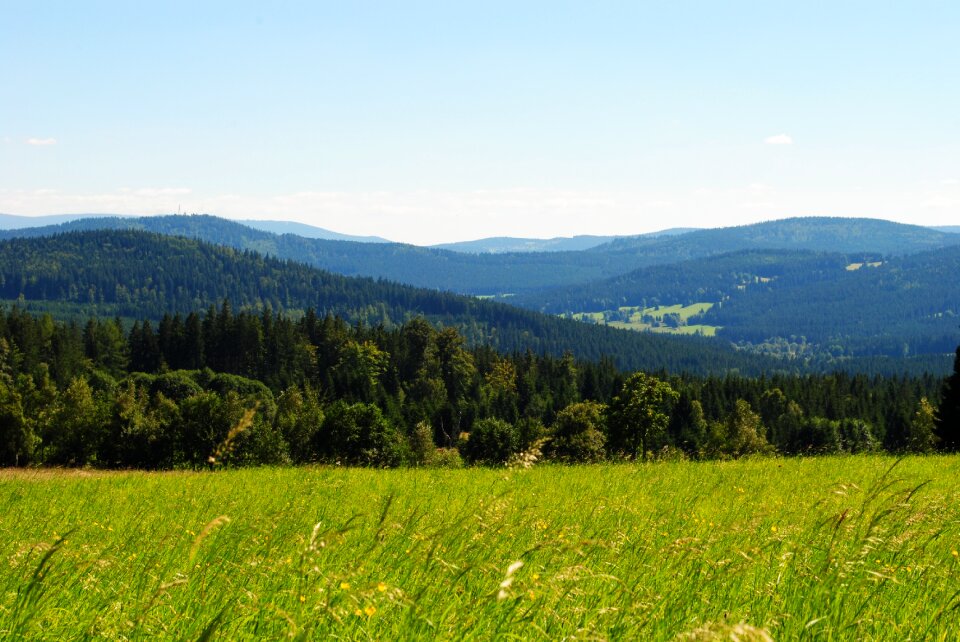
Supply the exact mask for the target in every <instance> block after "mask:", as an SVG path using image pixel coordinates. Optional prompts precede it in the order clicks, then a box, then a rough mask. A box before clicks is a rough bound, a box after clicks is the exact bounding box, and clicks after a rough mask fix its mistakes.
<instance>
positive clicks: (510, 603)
mask: <svg viewBox="0 0 960 642" xmlns="http://www.w3.org/2000/svg"><path fill="white" fill-rule="evenodd" d="M891 467H892V469H891ZM958 475H960V457H926V458H908V459H905V460H902V461H900V462H899V463H897V462H896V460H894V459H893V458H890V457H824V458H812V459H799V458H798V459H765V460H753V461H739V462H726V463H687V462H680V463H654V464H636V465H627V464H623V465H600V466H582V467H559V466H544V467H537V468H534V469H532V470H521V471H509V470H506V469H466V470H370V469H341V468H302V469H291V468H287V469H275V468H266V469H245V470H235V471H222V472H217V473H152V474H148V473H136V472H134V473H89V472H84V471H76V472H60V471H9V472H2V473H0V533H2V535H0V547H2V551H3V562H4V571H3V573H2V574H0V636H2V637H3V638H12V639H48V640H60V639H110V640H116V639H155V638H161V639H191V640H196V639H254V638H256V639H285V638H290V639H317V640H320V639H350V640H353V639H364V640H366V639H381V640H401V639H406V640H410V639H457V640H464V639H466V640H491V639H505V640H506V639H511V640H512V639H542V640H559V639H590V640H600V639H624V640H673V639H693V640H714V639H716V640H719V639H724V640H730V639H741V640H764V639H768V638H766V637H763V636H764V635H766V634H767V633H768V634H769V635H770V636H771V637H772V638H773V639H776V640H798V639H810V640H841V639H842V640H907V639H914V640H921V639H923V640H955V639H958V637H960V611H958V609H957V606H958V596H960V591H958V590H957V576H958V573H960V559H958V553H957V549H958V547H960V511H958V508H957V507H958V506H960V487H958V486H957V484H956V482H955V480H956V479H957V477H958ZM737 630H739V631H740V633H739V634H738V635H739V637H731V635H730V634H731V632H733V633H736V631H737ZM750 631H753V632H754V636H753V637H750V636H749V635H747V633H745V632H750ZM685 633H688V634H690V635H689V636H687V637H678V636H682V634H685Z"/></svg>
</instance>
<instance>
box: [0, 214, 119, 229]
mask: <svg viewBox="0 0 960 642" xmlns="http://www.w3.org/2000/svg"><path fill="white" fill-rule="evenodd" d="M104 216H121V215H120V214H50V215H47V216H19V215H17V214H0V230H23V229H26V228H28V227H45V226H47V225H60V224H61V223H69V222H70V221H76V220H79V219H82V218H101V217H104Z"/></svg>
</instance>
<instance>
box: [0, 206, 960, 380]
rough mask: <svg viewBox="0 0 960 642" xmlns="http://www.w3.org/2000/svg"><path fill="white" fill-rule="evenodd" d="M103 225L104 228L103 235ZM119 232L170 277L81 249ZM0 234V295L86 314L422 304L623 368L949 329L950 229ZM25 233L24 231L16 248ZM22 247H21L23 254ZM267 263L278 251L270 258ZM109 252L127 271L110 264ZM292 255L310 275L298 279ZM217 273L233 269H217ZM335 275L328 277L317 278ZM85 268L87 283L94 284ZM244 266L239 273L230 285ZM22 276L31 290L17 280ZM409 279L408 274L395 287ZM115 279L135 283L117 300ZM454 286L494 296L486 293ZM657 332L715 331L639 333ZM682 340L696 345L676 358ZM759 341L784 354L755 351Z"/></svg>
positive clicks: (835, 360) (802, 354)
mask: <svg viewBox="0 0 960 642" xmlns="http://www.w3.org/2000/svg"><path fill="white" fill-rule="evenodd" d="M291 229H294V228H291ZM94 230H97V231H98V232H96V233H94V232H93V231H94ZM109 230H112V232H111V233H110V234H116V235H119V236H116V237H114V236H111V235H110V234H107V231H109ZM83 231H86V233H87V234H91V233H92V234H94V236H93V237H91V238H95V239H96V242H92V241H89V240H85V241H84V244H85V245H84V248H85V249H84V250H83V251H82V252H80V251H76V248H74V250H73V254H74V259H72V260H71V261H67V262H63V263H58V267H57V270H59V272H58V273H62V277H57V276H55V274H52V273H49V272H47V273H44V272H43V269H46V268H45V266H46V267H49V265H48V264H49V262H50V261H51V258H50V257H62V256H66V255H70V254H71V252H70V251H67V250H65V249H63V248H61V247H60V246H58V245H56V243H55V242H54V241H53V240H50V239H51V238H52V239H54V240H55V239H61V241H58V242H62V243H76V242H79V241H76V240H75V239H77V238H81V239H87V237H85V236H83V234H80V235H79V236H75V234H76V233H79V232H83ZM123 231H126V232H123ZM148 232H150V233H153V234H147V233H148ZM124 233H126V234H134V235H135V237H134V238H136V239H139V240H137V241H136V242H134V243H133V245H134V246H136V247H139V248H144V247H150V248H152V249H150V251H149V252H145V253H143V254H142V256H141V257H140V258H139V259H138V260H140V261H141V262H142V263H144V264H146V265H153V266H155V271H156V272H157V274H155V275H154V276H153V278H154V279H158V278H160V275H165V274H168V273H170V272H171V271H172V272H173V273H176V274H178V275H180V276H179V277H177V278H176V279H173V280H169V279H168V280H166V281H164V285H163V287H162V288H159V289H157V288H156V287H153V286H152V285H151V283H150V282H148V281H144V282H139V281H138V282H136V283H134V282H128V281H129V275H128V274H126V272H129V271H132V272H134V273H136V272H137V269H136V268H135V267H131V266H128V265H127V263H126V260H127V258H129V252H130V251H132V250H128V254H125V255H119V256H113V255H111V256H108V255H106V254H103V252H105V251H106V250H104V249H103V248H100V249H98V245H97V244H98V243H99V244H106V246H107V247H113V246H114V245H116V244H117V243H119V241H117V240H116V239H121V238H123V239H127V240H125V241H124V243H127V244H128V245H129V243H130V241H129V239H128V238H127V237H125V236H123V234H124ZM137 234H139V235H140V236H136V235H137ZM54 235H56V236H54ZM158 235H159V236H158ZM172 236H177V237H188V238H192V239H196V240H199V241H203V243H198V244H197V245H196V246H190V247H191V248H192V249H191V250H190V251H191V252H193V251H197V252H199V253H200V256H213V255H211V254H210V252H212V250H210V249H209V248H210V247H212V246H208V245H207V243H210V244H217V245H220V246H227V247H229V248H233V249H234V250H242V252H240V253H236V252H234V253H233V254H227V255H223V257H228V258H229V261H228V260H227V258H223V257H221V258H218V259H216V260H215V261H213V262H212V263H211V262H210V261H209V260H207V261H206V262H205V261H204V260H201V259H196V260H195V261H194V259H190V260H189V261H188V260H187V259H185V258H183V257H181V258H179V259H177V258H173V257H177V256H180V255H179V254H177V251H174V250H173V249H171V248H170V247H166V249H164V248H161V247H159V246H155V244H153V243H154V242H153V241H151V242H149V243H148V242H146V241H145V240H143V239H147V238H151V239H154V238H156V239H163V240H164V242H165V243H166V242H173V241H172V240H170V237H172ZM0 237H2V238H7V239H10V240H9V242H8V243H4V244H3V253H4V256H5V257H6V258H5V259H3V261H4V265H5V267H4V268H3V270H4V271H3V272H2V273H0V278H2V293H0V297H2V298H4V299H6V300H8V301H9V300H15V299H17V298H18V297H23V300H24V301H26V302H30V301H32V302H33V305H40V306H47V307H48V308H51V309H57V310H60V311H61V312H62V311H67V310H72V311H73V312H74V313H76V312H78V311H79V310H81V309H87V308H89V306H90V305H94V306H95V309H96V311H97V312H98V313H100V314H111V315H112V314H122V315H129V316H135V315H136V314H137V312H138V311H139V312H140V313H141V314H142V313H149V314H160V313H162V310H163V309H164V306H166V307H171V306H172V308H175V309H177V310H182V311H186V310H187V309H196V308H197V307H203V306H206V305H210V304H211V303H215V302H216V301H217V300H218V299H221V298H223V297H229V298H230V299H231V300H234V299H236V303H237V304H238V305H253V306H262V305H270V306H271V307H273V308H275V309H277V308H279V309H285V310H294V311H296V310H300V311H302V310H303V309H305V308H307V307H315V308H317V309H320V310H323V311H331V312H336V313H338V314H341V315H343V316H345V317H347V318H349V319H351V320H353V321H364V322H373V323H379V322H387V323H390V322H395V321H402V320H404V319H406V318H409V317H410V316H411V315H416V314H424V315H426V316H428V317H429V318H431V320H433V321H434V322H437V323H447V324H455V325H457V326H458V327H459V328H461V329H462V330H463V331H464V332H465V334H466V335H467V336H468V337H469V338H470V340H471V341H474V342H475V343H488V344H491V345H495V346H497V347H498V348H501V349H507V350H516V349H527V348H530V349H535V350H538V351H550V352H554V353H558V352H562V351H563V350H565V349H568V350H570V351H571V352H573V353H575V354H576V355H577V356H581V357H583V358H599V357H600V356H602V355H617V356H616V358H617V359H619V363H620V364H621V365H623V366H624V367H644V368H648V369H654V370H656V369H658V368H667V367H670V368H673V367H677V366H679V364H681V363H683V364H685V365H683V366H682V367H681V368H680V369H688V370H696V371H711V372H716V371H718V370H722V369H724V368H737V369H741V370H742V371H754V372H755V371H759V370H763V369H770V368H773V369H776V368H785V369H791V368H808V369H809V368H813V369H826V368H831V367H843V368H852V369H862V370H874V371H875V370H877V369H878V368H879V369H885V370H887V371H890V370H891V369H892V370H894V371H896V370H897V369H907V368H911V369H914V370H916V368H922V369H926V370H930V371H941V370H945V369H946V368H948V367H949V363H950V361H949V358H948V355H949V353H950V352H951V351H952V349H953V347H955V346H956V343H957V339H958V332H957V328H958V319H957V316H958V314H960V286H958V285H957V284H956V283H957V280H956V278H955V275H956V274H957V273H960V235H958V234H954V233H951V232H949V231H943V230H934V229H930V228H924V227H919V226H910V225H902V224H897V223H891V222H887V221H879V220H873V219H839V218H813V217H810V218H798V219H786V220H783V221H773V222H769V223H762V224H757V225H751V226H742V227H733V228H721V229H712V230H678V231H676V232H674V233H667V234H659V235H644V236H635V237H621V238H614V239H611V240H608V241H607V242H604V243H600V244H598V245H595V246H593V247H589V248H587V249H584V250H576V251H574V250H560V251H538V252H505V253H500V254H494V253H489V252H486V253H476V254H474V253H470V252H466V251H462V250H463V248H461V251H451V250H445V249H437V248H423V247H417V246H412V245H405V244H397V243H389V242H369V243H360V242H356V241H343V240H330V239H320V238H306V237H304V236H301V235H297V234H292V233H285V234H275V233H271V232H266V231H263V230H257V229H253V228H251V227H249V226H247V225H243V224H240V223H237V222H234V221H228V220H225V219H220V218H216V217H212V216H204V215H191V216H185V215H178V216H161V217H140V218H137V217H122V218H121V217H106V218H84V219H79V220H74V221H69V222H65V223H61V224H59V225H53V226H45V227H39V228H31V229H17V230H7V231H4V232H2V233H0ZM593 238H594V240H595V239H596V238H599V237H593ZM27 239H33V242H35V243H39V244H40V245H37V246H31V245H29V244H27V245H23V243H27V242H28V241H27ZM63 239H74V240H70V241H69V242H68V241H67V240H63ZM178 242H180V243H182V242H183V241H182V239H181V240H180V241H178ZM51 243H53V244H52V245H51ZM39 247H42V248H44V249H43V250H40V249H37V248H39ZM197 248H200V249H197ZM474 249H476V248H474ZM218 251H219V250H218ZM98 252H99V253H98ZM82 255H89V256H99V257H101V258H100V260H99V262H97V263H96V265H97V266H98V267H97V268H96V272H97V274H99V275H100V276H96V275H95V274H94V273H91V272H89V271H84V270H87V267H88V266H87V265H86V264H85V263H84V262H83V261H81V260H80V259H79V257H80V256H82ZM260 255H264V256H260ZM26 256H31V257H34V260H33V261H32V262H25V261H24V260H23V257H26ZM216 256H220V255H216ZM253 257H259V258H257V259H256V261H261V263H256V265H258V266H259V267H258V268H257V269H267V268H268V266H271V267H269V269H268V273H267V274H266V275H264V274H262V273H259V272H257V271H256V269H254V267H252V266H251V265H252V264H249V261H254V258H253ZM267 257H274V258H267ZM275 259H279V260H281V261H280V262H279V263H276V264H274V263H269V261H274V260H275ZM171 260H172V261H173V264H172V265H173V266H174V267H168V266H170V265H171V263H170V261H171ZM190 261H194V262H196V263H197V266H198V267H197V268H196V270H197V271H199V272H201V273H204V274H203V275H202V278H204V279H209V281H204V284H203V286H202V287H201V286H200V285H199V284H198V283H193V282H192V281H190V279H189V278H188V277H187V276H185V275H186V270H187V269H186V268H185V267H184V265H186V264H187V263H189V262H190ZM236 261H240V262H241V263H236V264H235V262H236ZM243 261H247V262H248V263H243ZM263 261H267V262H268V263H262V262H263ZM116 265H122V266H126V267H124V268H123V270H120V271H118V269H117V268H116V267H114V266H116ZM241 265H242V266H243V267H240V266H241ZM277 266H286V267H284V268H283V269H281V268H280V267H277ZM294 266H296V268H294ZM307 266H311V267H312V268H318V270H316V274H318V275H322V276H311V277H309V278H308V277H306V276H304V274H305V273H304V272H303V270H309V269H310V268H308V267H307ZM277 270H280V272H278V271H277ZM283 270H292V272H290V273H289V274H287V273H286V272H283ZM298 270H299V272H298ZM206 272H210V274H206ZM334 273H335V274H334ZM81 274H82V275H83V276H82V278H80V277H79V276H78V275H81ZM223 274H227V275H231V274H232V275H234V276H232V277H230V278H229V279H227V281H222V279H223V278H224V277H223ZM240 274H242V275H245V276H243V277H242V278H241V277H240V276H237V275H240ZM311 274H312V273H311ZM345 277H376V278H377V279H386V280H388V281H389V282H387V281H382V280H381V281H371V280H370V279H362V278H361V279H359V280H357V279H346V280H343V279H344V278H345ZM58 278H63V279H66V281H58V280H57V279H58ZM142 278H144V279H148V277H147V276H143V277H142ZM190 278H193V277H190ZM197 278H200V277H197ZM334 278H336V279H341V280H340V281H337V285H336V286H330V285H329V283H330V279H334ZM91 279H93V280H94V281H96V282H97V283H98V284H99V285H97V286H96V287H95V288H94V290H93V292H94V294H90V283H89V282H90V281H91ZM97 279H99V280H97ZM218 279H220V280H218ZM244 279H248V280H249V283H246V282H245V283H243V284H241V281H243V280H244ZM311 279H314V280H316V279H320V281H322V282H323V283H325V284H327V285H322V286H321V285H317V283H318V282H315V281H311ZM114 282H115V284H116V285H115V286H111V283H114ZM38 283H43V284H44V285H43V287H42V288H39V286H38V287H32V285H36V284H38ZM284 283H299V284H300V285H301V286H302V288H301V290H298V291H297V293H296V294H291V292H293V290H296V288H294V289H293V290H290V286H282V284H284ZM31 284H32V285H31ZM229 284H232V285H229ZM258 284H259V285H258ZM401 284H404V285H401ZM228 285H229V287H228ZM121 286H122V287H121ZM375 286H376V287H375ZM408 286H416V287H413V288H409V289H404V288H408ZM111 287H116V288H120V290H118V291H119V292H126V293H127V294H126V295H125V296H126V298H124V297H123V296H120V295H118V294H116V293H109V292H107V290H109V289H110V288H111ZM284 287H286V288H287V289H286V290H285V289H283V288H284ZM298 287H299V286H298ZM231 288H234V289H231ZM236 288H239V289H236ZM244 288H246V289H244ZM271 288H272V289H271ZM331 288H332V290H333V291H338V292H346V291H348V290H349V291H351V292H353V291H354V290H355V289H356V290H357V291H358V292H359V293H354V294H351V295H350V296H347V297H346V298H345V299H343V300H342V301H340V300H335V301H334V302H331V300H329V299H327V298H324V297H323V296H320V295H319V294H316V295H314V294H311V292H313V291H314V290H315V291H316V292H326V293H329V292H330V291H331ZM378 288H379V289H378ZM417 288H420V289H417ZM401 291H402V292H403V293H404V294H402V295H401V294H399V293H400V292H401ZM441 291H445V292H441ZM131 292H139V293H144V292H146V293H147V294H138V295H136V296H133V297H132V298H131V295H130V293H131ZM414 293H416V294H414ZM454 293H459V294H470V295H481V296H482V297H483V298H490V297H491V296H493V297H494V298H499V299H500V301H501V303H494V302H490V301H485V300H480V299H478V298H475V297H463V296H458V295H457V294H454ZM324 296H326V295H324ZM391 297H392V298H391ZM397 297H399V299H398V298H397ZM336 301H339V302H336ZM503 303H510V304H511V306H507V305H503ZM58 306H59V307H58ZM97 306H99V307H97ZM520 307H522V308H526V310H520V309H519V308H520ZM560 316H565V317H571V318H573V319H580V320H586V321H590V322H591V323H589V324H588V323H574V322H573V321H565V320H563V319H559V318H558V317H560ZM558 324H559V325H558ZM609 326H613V327H609ZM615 328H633V329H645V330H650V331H651V332H648V333H638V332H630V333H628V332H625V331H623V330H617V329H615ZM660 332H662V333H671V334H684V333H686V334H706V335H710V336H713V335H715V336H716V338H715V339H709V338H706V337H693V338H684V337H666V336H655V335H654V334H653V333H660ZM638 341H641V343H638ZM651 341H652V343H651ZM642 342H646V343H642ZM691 346H696V347H695V348H693V349H691ZM708 346H709V348H710V349H709V350H707V347H708ZM733 346H736V347H735V348H734V347H733ZM696 350H700V351H701V354H700V355H699V356H698V357H696V358H694V357H691V356H690V354H691V351H693V352H695V351H696ZM652 354H658V355H659V356H658V357H657V358H656V359H654V358H652V357H650V355H652ZM671 354H673V355H674V356H673V357H671V356H669V355H671ZM770 354H773V355H779V356H781V357H782V356H784V355H786V356H788V357H789V359H787V360H786V361H784V360H780V361H776V362H770V361H764V359H765V358H766V357H767V355H770ZM732 355H736V357H734V356H732ZM753 357H757V358H758V359H759V360H752V359H753ZM877 359H879V360H881V361H880V362H877V361H876V360H877ZM878 363H879V364H880V365H877V364H878ZM628 364H629V365H628ZM638 364H642V366H640V365H638ZM658 364H659V365H658ZM734 364H736V365H734Z"/></svg>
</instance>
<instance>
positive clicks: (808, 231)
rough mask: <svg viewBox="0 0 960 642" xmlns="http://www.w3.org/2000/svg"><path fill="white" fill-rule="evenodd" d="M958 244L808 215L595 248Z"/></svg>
mask: <svg viewBox="0 0 960 642" xmlns="http://www.w3.org/2000/svg"><path fill="white" fill-rule="evenodd" d="M958 244H960V237H958V236H957V235H955V234H950V233H949V232H943V231H938V230H934V229H931V228H928V227H921V226H919V225H905V224H903V223H893V222H890V221H883V220H879V219H869V218H839V217H820V216H809V217H799V218H790V219H784V220H780V221H769V222H766V223H756V224H753V225H742V226H738V227H723V228H718V229H711V230H696V231H693V232H689V233H687V234H681V235H679V236H672V237H666V238H663V237H658V238H656V239H648V238H645V237H630V238H621V239H615V240H613V241H611V242H610V243H607V244H605V245H601V246H598V247H596V248H593V249H592V250H590V251H591V252H594V253H604V254H609V253H613V254H621V255H627V254H629V253H631V252H634V253H636V254H637V255H638V256H642V257H644V258H645V259H647V260H648V261H650V262H649V263H648V265H654V264H655V263H662V262H663V261H656V260H655V259H656V258H657V257H664V258H668V259H669V262H677V261H681V260H684V259H692V258H699V257H703V256H710V255H715V254H723V253H727V252H736V251H739V250H750V249H761V250H778V249H783V250H810V251H814V252H839V253H865V252H869V253H874V254H881V255H887V256H890V255H905V254H914V253H916V252H923V251H925V250H932V249H936V248H941V247H946V246H949V245H958Z"/></svg>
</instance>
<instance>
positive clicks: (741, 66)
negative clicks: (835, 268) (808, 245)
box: [0, 0, 960, 243]
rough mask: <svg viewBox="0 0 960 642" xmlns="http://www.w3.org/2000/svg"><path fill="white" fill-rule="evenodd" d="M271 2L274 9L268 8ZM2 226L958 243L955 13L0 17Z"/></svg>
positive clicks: (197, 9) (68, 10)
mask: <svg viewBox="0 0 960 642" xmlns="http://www.w3.org/2000/svg"><path fill="white" fill-rule="evenodd" d="M274 5H279V6H274ZM0 15H3V19H2V20H0V61H2V64H0V212H6V213H13V214H27V215H39V214H52V213H76V212H111V213H127V214H156V213H168V212H171V211H176V210H177V209H178V207H179V208H182V209H183V210H184V211H190V212H208V213H212V214H217V215H221V216H226V217H231V218H274V219H287V220H299V221H302V222H306V223H311V224H314V225H319V226H322V227H327V228H330V229H334V230H337V231H341V232H347V233H354V234H376V235H380V236H386V237H388V238H392V239H395V240H403V241H409V242H415V243H435V242H442V241H451V240H463V239H467V238H476V237H481V236H494V235H514V236H541V237H543V236H556V235H573V234H632V233H639V232H645V231H652V230H657V229H663V228H667V227H675V226H695V227H704V226H710V227H714V226H719V225H733V224H742V223H749V222H754V221H759V220H769V219H775V218H784V217H788V216H800V215H834V216H874V217H879V218H887V219H891V220H898V221H903V222H912V223H919V224H930V225H949V224H957V225H960V3H956V2H910V3H900V2H898V3H882V2H871V3H867V2H861V3H852V2H823V3H815V2H805V3H796V2H793V3H777V2H709V3H707V2H682V1H679V2H678V1H670V2H629V3H604V2H589V3H588V2H582V3H571V2H559V1H553V2H518V1H516V0H514V1H513V2H502V3H500V2H483V3H475V4H468V3H460V2H404V3H390V2H337V3H325V2H311V3H266V2H246V3H244V2H229V3H219V2H217V3H214V2H211V3H199V2H189V3H188V2H184V3H176V2H165V3H149V4H148V3H137V2H122V3H119V2H118V3H111V2H85V3H75V2H69V3H67V2H64V3H54V2H43V1H42V0H38V1H36V2H19V1H17V2H13V1H10V0H0Z"/></svg>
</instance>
